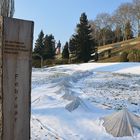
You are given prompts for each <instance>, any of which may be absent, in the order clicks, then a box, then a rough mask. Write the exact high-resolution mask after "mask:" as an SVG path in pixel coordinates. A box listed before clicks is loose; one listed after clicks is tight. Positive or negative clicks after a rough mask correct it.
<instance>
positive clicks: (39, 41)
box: [34, 30, 44, 56]
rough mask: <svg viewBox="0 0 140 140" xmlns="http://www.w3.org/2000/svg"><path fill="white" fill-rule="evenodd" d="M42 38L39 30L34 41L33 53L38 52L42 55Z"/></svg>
mask: <svg viewBox="0 0 140 140" xmlns="http://www.w3.org/2000/svg"><path fill="white" fill-rule="evenodd" d="M43 40H44V33H43V31H42V30H41V32H40V33H39V35H38V39H37V40H36V42H35V48H34V53H35V54H39V55H41V56H42V51H43V48H44V44H43Z"/></svg>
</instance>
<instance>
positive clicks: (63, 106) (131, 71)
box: [31, 63, 140, 140]
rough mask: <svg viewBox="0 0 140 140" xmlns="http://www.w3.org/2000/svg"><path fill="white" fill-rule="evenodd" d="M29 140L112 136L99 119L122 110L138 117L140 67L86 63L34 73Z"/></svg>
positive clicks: (107, 138) (139, 133) (133, 139)
mask: <svg viewBox="0 0 140 140" xmlns="http://www.w3.org/2000/svg"><path fill="white" fill-rule="evenodd" d="M31 102H32V115H31V139H32V140H139V139H140V131H137V132H136V133H135V134H134V136H133V137H123V138H115V137H113V136H111V135H110V134H108V133H107V132H106V131H105V129H104V128H103V126H102V123H103V122H102V120H100V118H101V117H104V116H106V115H108V114H111V113H112V112H116V111H117V110H119V109H122V108H123V107H127V108H128V110H130V111H131V112H133V113H135V114H137V115H140V63H87V64H77V65H76V64H73V65H62V66H55V67H51V68H43V69H33V74H32V101H31Z"/></svg>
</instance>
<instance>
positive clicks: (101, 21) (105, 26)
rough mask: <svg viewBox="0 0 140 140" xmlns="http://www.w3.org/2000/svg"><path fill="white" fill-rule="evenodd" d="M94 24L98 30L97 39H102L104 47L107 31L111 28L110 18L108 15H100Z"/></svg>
mask: <svg viewBox="0 0 140 140" xmlns="http://www.w3.org/2000/svg"><path fill="white" fill-rule="evenodd" d="M94 22H95V25H96V28H97V29H98V33H99V37H100V38H102V42H103V45H105V44H106V40H107V38H106V36H107V35H106V34H107V31H108V30H110V29H111V28H112V22H111V16H110V14H108V13H100V14H98V15H97V17H96V19H95V21H94Z"/></svg>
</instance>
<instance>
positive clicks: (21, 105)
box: [0, 17, 33, 140]
mask: <svg viewBox="0 0 140 140" xmlns="http://www.w3.org/2000/svg"><path fill="white" fill-rule="evenodd" d="M32 41H33V22H31V21H25V20H19V19H13V18H7V17H0V66H1V70H0V74H1V76H0V82H1V84H0V103H1V106H0V110H1V111H2V115H1V114H0V117H1V119H0V126H1V128H2V129H0V134H1V139H2V140H29V139H30V113H31V111H30V110H31V58H32V55H31V52H32ZM1 132H2V133H1Z"/></svg>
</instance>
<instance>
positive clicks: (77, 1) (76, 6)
mask: <svg viewBox="0 0 140 140" xmlns="http://www.w3.org/2000/svg"><path fill="white" fill-rule="evenodd" d="M131 1H132V0H15V15H14V17H15V18H21V19H26V20H33V21H34V22H35V27H34V40H36V39H37V37H38V34H39V33H40V31H41V29H42V30H43V31H44V33H45V34H51V33H52V34H53V35H54V37H55V39H56V42H58V40H60V41H61V42H62V44H64V43H65V42H66V41H68V40H69V38H70V37H71V35H72V34H73V33H74V32H75V28H76V24H77V23H79V17H80V15H81V13H83V12H85V13H86V14H87V16H88V19H89V20H90V19H93V20H94V19H95V17H96V15H97V14H99V13H102V12H107V13H112V12H113V11H114V10H115V9H116V8H117V7H118V6H119V5H120V4H121V3H124V2H131Z"/></svg>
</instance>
